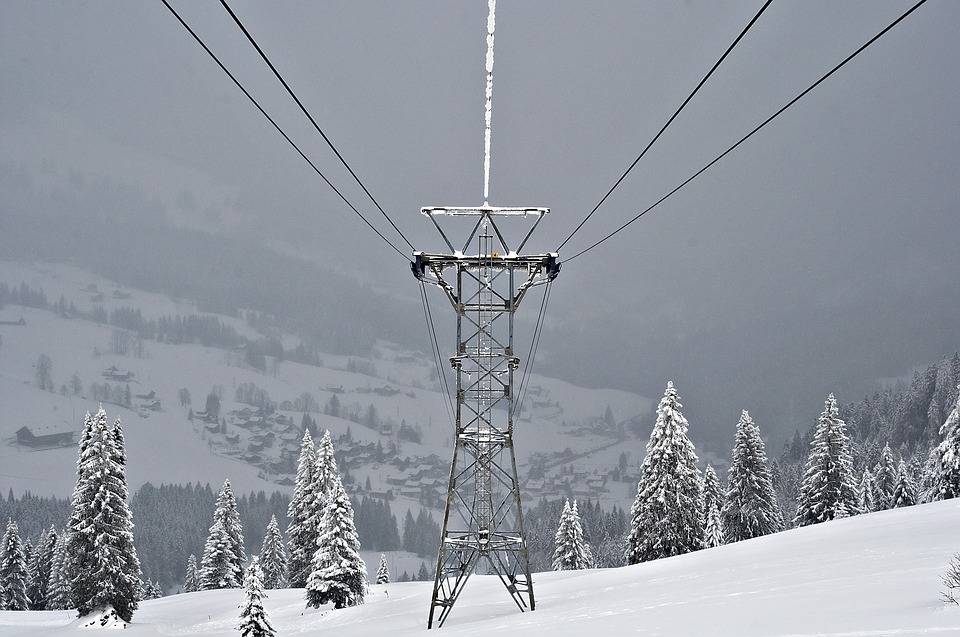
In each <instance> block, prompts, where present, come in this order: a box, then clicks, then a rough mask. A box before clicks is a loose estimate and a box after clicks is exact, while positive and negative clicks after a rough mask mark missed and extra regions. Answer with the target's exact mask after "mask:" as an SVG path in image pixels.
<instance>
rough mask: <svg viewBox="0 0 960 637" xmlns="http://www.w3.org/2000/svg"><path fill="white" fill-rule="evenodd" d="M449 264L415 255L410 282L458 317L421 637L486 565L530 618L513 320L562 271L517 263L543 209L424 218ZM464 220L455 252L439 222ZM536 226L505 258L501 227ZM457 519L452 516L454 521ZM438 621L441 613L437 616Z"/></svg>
mask: <svg viewBox="0 0 960 637" xmlns="http://www.w3.org/2000/svg"><path fill="white" fill-rule="evenodd" d="M421 212H422V213H423V214H424V215H426V216H427V217H429V218H430V220H431V221H433V223H434V225H435V226H436V228H437V230H438V231H439V232H440V235H441V236H442V237H443V240H444V242H445V243H446V245H447V247H448V248H449V249H450V253H448V254H433V253H426V252H415V253H414V259H415V261H414V263H413V264H412V267H413V272H414V275H415V276H416V277H417V279H418V280H420V281H421V282H424V283H431V284H433V285H436V286H438V287H440V288H441V289H442V290H443V291H444V293H445V294H446V297H447V299H448V300H449V301H450V304H451V305H452V306H453V309H454V311H455V312H456V316H457V337H456V341H457V342H456V346H457V347H456V354H455V355H454V356H451V357H450V363H451V365H452V367H453V370H454V375H455V377H456V406H455V422H454V431H455V444H454V452H453V462H452V463H451V465H450V481H449V485H448V490H447V503H446V507H445V509H444V514H443V527H442V531H441V537H440V548H439V551H438V555H437V570H436V576H435V579H434V585H433V598H432V600H431V603H430V616H429V619H428V622H427V627H428V628H432V627H433V625H434V622H436V623H437V625H438V626H442V625H443V623H444V621H445V620H446V618H447V617H448V616H449V614H450V611H451V609H452V608H453V605H454V603H455V602H456V601H457V598H458V597H459V596H460V593H461V592H462V591H463V587H464V585H465V584H466V582H467V579H469V577H470V575H471V574H472V573H473V572H474V570H475V569H476V568H477V566H478V565H479V564H480V563H481V562H482V563H485V564H486V568H487V572H488V573H490V574H494V575H497V576H498V577H499V578H500V581H502V582H503V584H504V586H506V588H507V591H508V592H509V593H510V596H511V597H512V598H513V600H514V602H516V604H517V606H518V607H519V608H520V610H521V611H523V610H525V609H527V608H529V609H530V610H533V609H534V606H535V602H534V596H533V582H532V580H531V578H530V564H529V560H528V558H527V545H526V542H525V539H524V533H523V512H522V509H521V504H520V482H519V480H518V477H517V461H516V454H515V452H514V446H513V417H514V407H515V399H516V395H515V392H514V372H515V371H516V370H517V368H518V367H519V364H520V359H519V358H518V357H517V356H516V355H515V354H514V347H513V336H514V324H513V317H514V313H515V312H516V310H517V308H518V307H519V306H520V303H521V302H522V301H523V299H524V298H525V297H526V295H527V293H528V292H529V291H530V290H531V289H532V288H534V287H536V286H540V285H544V284H547V283H549V282H550V281H552V280H553V279H554V278H555V277H556V276H557V274H558V273H559V271H560V264H559V261H558V260H557V254H556V253H543V254H534V255H523V254H519V253H520V252H521V251H522V250H523V248H524V246H525V245H526V243H527V241H528V240H529V239H530V237H531V235H532V234H533V232H534V230H536V227H537V225H539V223H540V221H541V220H542V219H543V217H544V216H545V215H546V214H547V213H548V212H549V210H548V209H546V208H494V207H490V206H486V205H485V206H482V207H479V208H423V209H422V210H421ZM445 216H446V217H460V218H464V217H466V218H468V219H469V221H471V222H472V224H471V225H472V229H471V231H470V233H469V236H468V237H467V240H466V241H465V242H464V244H463V246H462V247H461V248H459V249H458V248H456V247H454V244H453V243H452V242H451V241H450V239H449V237H448V236H447V233H446V232H444V229H443V228H442V227H441V224H440V223H439V222H438V217H445ZM508 219H509V220H511V221H519V220H524V219H533V224H532V227H530V228H529V230H528V231H527V232H526V234H525V235H524V236H523V238H522V240H521V241H520V242H519V244H518V245H517V246H516V247H514V248H511V247H510V246H509V245H508V243H507V240H506V238H505V236H504V234H503V232H501V229H500V227H499V226H498V221H499V222H500V223H504V222H505V221H506V220H508ZM451 514H453V515H451ZM438 611H439V612H438Z"/></svg>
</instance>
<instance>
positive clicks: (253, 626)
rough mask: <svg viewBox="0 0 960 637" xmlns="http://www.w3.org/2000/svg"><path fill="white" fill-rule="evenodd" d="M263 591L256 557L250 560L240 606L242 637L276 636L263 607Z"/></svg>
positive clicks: (239, 628)
mask: <svg viewBox="0 0 960 637" xmlns="http://www.w3.org/2000/svg"><path fill="white" fill-rule="evenodd" d="M265 597H266V594H265V593H264V592H263V582H262V581H261V571H260V564H259V562H258V560H257V558H256V557H254V558H253V559H251V560H250V566H248V567H247V574H246V576H245V577H244V578H243V604H241V606H240V626H239V627H238V630H239V631H240V635H241V637H274V636H275V635H276V634H277V633H276V631H274V629H273V626H271V625H270V619H269V618H268V617H267V611H266V610H264V608H263V599H264V598H265Z"/></svg>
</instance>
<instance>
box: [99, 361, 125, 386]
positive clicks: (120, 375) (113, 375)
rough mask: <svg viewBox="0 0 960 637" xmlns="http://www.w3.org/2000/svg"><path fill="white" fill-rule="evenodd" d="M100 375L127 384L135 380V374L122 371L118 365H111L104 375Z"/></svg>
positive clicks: (104, 371)
mask: <svg viewBox="0 0 960 637" xmlns="http://www.w3.org/2000/svg"><path fill="white" fill-rule="evenodd" d="M100 375H101V376H103V377H104V378H106V379H107V380H112V381H116V382H120V383H127V382H130V381H131V380H133V372H131V371H129V370H126V369H120V368H119V367H117V366H116V365H111V366H110V367H108V368H106V369H105V370H103V373H102V374H100Z"/></svg>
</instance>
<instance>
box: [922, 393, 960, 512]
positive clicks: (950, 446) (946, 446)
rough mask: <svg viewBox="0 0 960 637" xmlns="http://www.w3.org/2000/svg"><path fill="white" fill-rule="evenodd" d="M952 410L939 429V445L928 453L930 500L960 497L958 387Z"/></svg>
mask: <svg viewBox="0 0 960 637" xmlns="http://www.w3.org/2000/svg"><path fill="white" fill-rule="evenodd" d="M957 392H958V396H957V400H956V403H955V404H954V406H953V410H952V411H951V412H950V415H949V416H947V419H946V420H945V421H944V422H943V426H942V427H940V444H939V445H937V447H936V449H934V450H933V451H932V452H931V453H930V463H929V474H930V478H929V480H930V489H929V496H928V497H929V499H930V500H949V499H950V498H956V497H957V496H960V386H958V387H957Z"/></svg>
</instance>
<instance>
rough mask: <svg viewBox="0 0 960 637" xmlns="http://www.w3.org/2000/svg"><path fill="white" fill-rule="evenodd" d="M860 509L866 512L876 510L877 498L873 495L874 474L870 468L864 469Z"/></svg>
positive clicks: (861, 481) (861, 482)
mask: <svg viewBox="0 0 960 637" xmlns="http://www.w3.org/2000/svg"><path fill="white" fill-rule="evenodd" d="M860 510H861V511H864V512H865V513H866V512H870V511H874V510H876V498H875V497H874V495H873V474H872V473H870V469H866V468H865V469H864V470H863V478H861V480H860Z"/></svg>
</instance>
